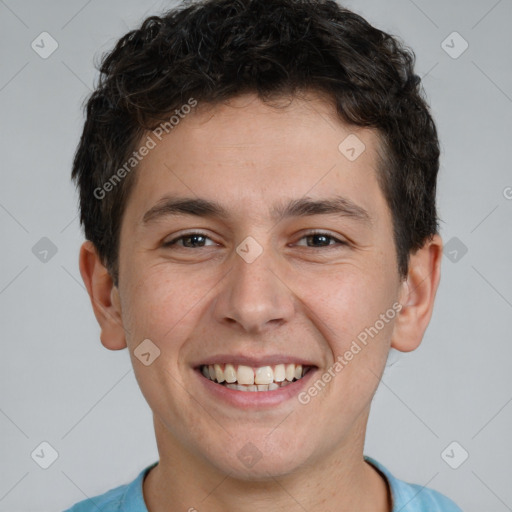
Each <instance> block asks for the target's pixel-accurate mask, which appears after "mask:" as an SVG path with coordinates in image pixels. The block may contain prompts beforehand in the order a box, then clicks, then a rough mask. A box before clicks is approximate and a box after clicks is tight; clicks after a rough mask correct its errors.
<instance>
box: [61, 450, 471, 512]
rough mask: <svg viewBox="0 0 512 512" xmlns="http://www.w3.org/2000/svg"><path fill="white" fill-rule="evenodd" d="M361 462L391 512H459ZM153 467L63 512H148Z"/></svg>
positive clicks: (438, 497) (372, 461)
mask: <svg viewBox="0 0 512 512" xmlns="http://www.w3.org/2000/svg"><path fill="white" fill-rule="evenodd" d="M364 458H365V460H366V461H368V462H369V463H370V464H372V465H373V466H374V467H375V468H377V470H378V471H379V472H380V473H381V474H382V475H384V477H385V478H386V480H387V481H388V484H389V488H390V489H391V497H392V507H393V508H392V512H462V510H461V509H460V508H459V507H458V506H457V505H455V503H454V502H453V501H452V500H450V499H449V498H447V497H446V496H444V495H443V494H441V493H439V492H437V491H434V490H433V489H429V488H427V487H422V486H421V485H416V484H410V483H407V482H404V481H402V480H398V479H397V478H395V477H394V476H393V475H392V474H391V473H390V472H389V471H388V470H387V469H386V468H385V467H384V466H383V465H382V464H380V463H379V462H377V461H376V460H375V459H372V458H371V457H368V456H367V455H365V456H364ZM157 464H158V461H157V462H154V463H153V464H151V465H150V466H147V467H146V468H144V469H143V470H142V471H141V472H140V473H139V475H138V476H137V478H136V479H135V480H134V481H133V482H131V483H129V484H125V485H121V486H119V487H116V488H115V489H111V490H110V491H108V492H106V493H105V494H101V495H99V496H96V497H95V498H89V499H86V500H83V501H80V502H79V503H77V504H75V505H74V506H72V507H71V508H69V509H67V510H65V511H64V512H98V510H100V511H101V512H148V509H147V508H146V504H145V502H144V497H143V494H142V482H143V480H144V477H145V476H146V474H147V473H148V472H149V470H150V469H151V468H153V467H155V466H156V465H157Z"/></svg>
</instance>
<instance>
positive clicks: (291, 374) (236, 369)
mask: <svg viewBox="0 0 512 512" xmlns="http://www.w3.org/2000/svg"><path fill="white" fill-rule="evenodd" d="M313 368H314V367H313V366H303V365H301V364H293V363H291V364H276V365H273V366H259V367H251V366H245V365H241V364H240V365H233V364H230V363H227V364H210V365H201V366H200V367H199V370H200V371H201V373H202V374H203V376H204V377H205V378H207V379H208V380H211V381H213V382H215V383H216V384H219V385H220V386H224V387H227V388H228V389H234V390H238V391H274V390H277V389H280V388H283V387H285V386H287V385H289V384H291V383H292V382H295V381H297V380H300V379H302V377H304V375H306V374H307V373H308V372H309V371H310V370H312V369H313Z"/></svg>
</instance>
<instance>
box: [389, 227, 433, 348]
mask: <svg viewBox="0 0 512 512" xmlns="http://www.w3.org/2000/svg"><path fill="white" fill-rule="evenodd" d="M442 256H443V241H442V239H441V237H440V236H439V235H434V237H433V238H432V239H431V240H429V241H428V242H426V243H425V245H424V246H423V247H421V248H420V249H418V250H417V251H416V252H415V253H414V254H411V256H410V260H409V272H408V275H407V279H405V280H404V281H403V282H402V284H401V285H400V299H399V300H400V303H401V304H402V309H401V310H400V312H399V313H398V316H397V317H396V321H395V326H394V329H393V335H392V337H391V347H392V348H395V349H396V350H399V351H401V352H410V351H412V350H415V349H416V348H418V346H419V345H420V343H421V340H422V339H423V335H424V333H425V330H426V329H427V326H428V324H429V322H430V318H431V316H432V311H433V309H434V300H435V297H436V292H437V288H438V286H439V281H440V279H441V259H442Z"/></svg>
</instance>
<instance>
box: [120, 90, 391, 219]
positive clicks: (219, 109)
mask: <svg viewBox="0 0 512 512" xmlns="http://www.w3.org/2000/svg"><path fill="white" fill-rule="evenodd" d="M149 136H150V137H152V138H153V139H155V145H154V147H153V148H152V149H151V151H149V152H148V154H147V155H146V156H145V157H144V158H143V159H142V160H141V162H140V163H139V165H138V168H137V171H136V176H137V179H136V184H135V187H134V191H133V192H132V196H133V197H132V198H131V199H130V201H129V208H130V211H132V212H133V210H136V211H137V215H138V218H137V222H143V219H144V216H146V218H147V215H148V210H150V209H151V208H155V207H158V205H159V204H160V205H161V204H162V202H165V200H166V198H167V197H169V196H173V197H174V198H176V197H177V198H179V197H180V196H181V197H187V198H193V197H194V196H195V197H196V198H199V199H206V200H209V201H210V202H215V203H217V205H218V206H220V207H221V208H218V209H217V210H218V211H219V212H220V210H222V214H223V215H224V217H226V216H227V217H229V216H230V215H234V216H237V217H240V216H241V215H244V214H245V213H246V214H248V215H251V216H252V217H253V218H256V217H257V218H260V217H261V218H262V219H263V218H268V219H275V217H276V215H278V213H279V212H280V213H281V214H282V213H283V204H284V203H285V202H287V203H289V202H290V200H295V201H297V200H299V199H301V198H305V197H308V198H310V199H312V200H316V199H321V198H327V197H331V198H333V197H337V198H339V197H343V198H346V199H347V200H348V202H350V203H352V204H351V206H354V205H356V206H357V205H359V206H360V208H361V209H364V210H365V211H367V212H368V213H369V216H370V217H373V216H377V217H378V216H379V212H378V211H377V210H378V208H379V206H382V207H384V208H385V207H386V205H385V204H383V203H382V199H383V198H382V197H377V196H378V195H379V194H380V189H379V187H378V185H377V180H376V173H377V165H378V162H379V138H378V135H377V133H376V132H375V131H374V130H370V129H366V128H364V129H363V128H358V127H353V126H347V125H345V124H343V123H342V122H341V121H340V120H339V118H338V117H337V114H336V112H335V110H334V106H333V105H332V104H331V103H329V102H328V101H326V100H325V99H324V98H322V97H321V96H315V95H310V96H307V97H302V98H293V100H290V98H286V99H282V100H280V101H277V102H275V101H274V102H272V103H271V104H267V103H265V102H263V101H262V100H260V99H259V98H258V97H257V96H256V95H252V94H248V95H243V96H239V97H237V98H234V99H231V100H229V101H228V102H227V103H225V104H218V105H209V104H204V105H203V104H201V103H199V104H198V105H197V107H195V109H193V110H192V111H191V112H190V113H189V114H187V115H186V116H183V118H182V119H181V120H180V121H179V124H178V125H176V126H175V127H174V128H173V129H172V130H171V131H170V132H169V133H168V134H165V135H163V136H161V140H158V139H157V138H156V137H155V136H154V134H153V133H152V132H149ZM146 137H147V135H146V136H145V137H144V138H143V140H147V139H146ZM285 200H286V201H285ZM197 204H198V203H197ZM356 209H357V208H356ZM372 213H373V215H372ZM127 214H128V211H127ZM133 220H135V219H133Z"/></svg>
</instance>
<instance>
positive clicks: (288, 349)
mask: <svg viewBox="0 0 512 512" xmlns="http://www.w3.org/2000/svg"><path fill="white" fill-rule="evenodd" d="M287 105H288V106H286V107H283V108H280V109H275V108H272V107H271V106H269V105H266V104H264V103H262V102H261V100H259V99H258V98H257V97H256V96H255V95H252V94H248V95H244V96H239V97H237V98H235V99H232V100H230V101H229V102H228V103H225V104H222V105H218V106H211V105H201V104H199V105H198V107H196V109H194V111H193V112H192V113H191V114H189V115H188V116H187V117H186V118H185V119H183V120H182V121H181V122H180V124H179V125H178V126H177V127H175V128H174V130H173V131H172V132H171V133H169V134H168V135H167V136H166V137H164V138H163V140H162V141H161V142H159V143H158V145H157V146H156V147H155V148H154V149H152V150H151V151H150V152H149V154H148V155H147V156H146V157H145V158H144V159H143V160H142V162H141V163H140V165H139V168H138V169H137V173H138V174H137V180H136V184H135V187H134V189H133V191H132V194H131V195H130V197H129V199H128V203H127V207H126V210H125V214H124V217H123V220H122V225H121V235H120V260H119V287H115V286H114V285H113V282H112V279H111V277H110V275H109V274H108V272H107V270H106V268H105V267H104V266H103V265H102V263H101V261H100V259H99V257H98V255H97V253H96V251H95V248H94V246H93V245H92V244H91V242H85V243H84V244H83V245H82V248H81V252H80V271H81V274H82V277H83V280H84V282H85V285H86V287H87V290H88V292H89V294H90V297H91V303H92V306H93V309H94V312H95V315H96V318H97V320H98V322H99V324H100V327H101V342H102V344H103V345H104V346H105V347H106V348H108V349H110V350H119V349H123V348H125V347H128V348H129V351H130V355H131V358H132V363H133V368H134V372H135V376H136V378H137V381H138V383H139V385H140V388H141V391H142V393H143V395H144V397H145V398H146V400H147V401H148V403H149V405H150V407H151V409H152V411H153V416H154V425H155V433H156V439H157V445H158V450H159V455H160V462H159V464H158V465H157V466H156V467H155V468H154V469H153V470H152V471H151V472H150V473H149V475H148V476H147V477H146V479H145V481H144V485H143V489H144V498H145V501H146V503H147V507H148V510H149V511H150V512H164V511H167V510H169V508H168V505H169V504H175V508H173V510H188V509H189V508H191V507H195V508H196V509H197V510H198V511H199V512H201V511H202V510H208V511H212V512H220V511H223V512H226V511H235V510H236V511H238V512H244V511H254V510H262V509H265V510H267V511H268V512H277V511H288V512H290V511H303V510H308V511H310V512H314V511H323V512H325V511H332V512H334V511H336V512H343V511H347V512H348V511H353V510H368V511H369V510H372V511H378V512H385V511H390V510H391V503H390V495H389V490H388V488H387V484H386V482H385V479H384V478H383V477H382V476H381V475H380V473H378V472H377V471H376V470H375V468H374V467H373V466H371V465H370V464H368V463H366V462H365V461H364V459H363V447H364V438H365V431H366V425H367V420H368V415H369V412H370V405H371V400H372V398H373V396H374V393H375V391H376V389H377V386H378V383H379V379H380V377H381V375H382V372H383V370H384V367H385V364H386V359H387V355H388V352H389V349H390V347H393V348H395V349H397V350H399V351H402V352H408V351H412V350H414V349H416V348H417V347H418V346H419V344H420V343H421V340H422V338H423V335H424V332H425V330H426V328H427V325H428V323H429V321H430V318H431V314H432V310H433V305H434V299H435V294H436V291H437V288H438V285H439V280H440V265H441V256H442V240H441V238H440V237H439V236H438V235H436V236H434V237H433V238H432V240H430V241H429V242H427V243H425V245H424V247H423V248H421V249H420V250H418V251H417V252H416V253H415V254H411V259H410V267H409V274H408V276H407V278H406V279H405V280H401V279H400V278H399V275H398V271H397V255H396V249H395V246H394V242H393V236H392V218H391V214H390V211H389V209H388V207H387V204H386V201H385V199H384V196H383V194H382V192H381V190H380V188H379V186H378V183H377V178H376V176H377V175H376V172H377V171H376V165H377V164H376V162H377V156H378V155H377V151H378V135H377V133H376V132H375V131H373V130H371V129H367V128H364V129H363V128H354V127H349V126H346V125H344V124H343V123H341V122H340V121H339V119H338V118H337V117H336V116H335V113H334V110H333V107H332V106H331V105H330V103H328V102H327V100H326V99H324V98H322V97H321V96H319V95H315V94H313V93H310V94H308V95H306V96H303V97H301V98H299V97H295V98H294V99H293V101H292V102H291V103H289V104H287ZM350 133H353V134H356V135H357V137H359V139H360V140H362V141H363V142H364V144H365V146H366V149H365V151H364V152H363V153H362V154H361V155H360V156H359V157H358V158H357V159H356V160H355V161H349V160H348V159H347V158H346V157H345V156H344V155H343V154H341V152H340V151H339V150H338V146H339V144H340V143H341V142H342V141H343V140H344V139H345V137H347V135H349V134H350ZM205 178H206V179H205ZM166 194H173V195H176V196H180V197H201V198H206V199H210V200H216V201H218V202H220V203H221V204H222V205H224V206H225V207H226V208H227V209H228V210H229V212H230V216H229V218H228V219H223V220H221V219H216V218H202V217H197V216H192V215H182V216H179V217H178V216H174V217H172V216H167V217H161V218H159V219H158V220H155V221H154V222H152V223H148V224H147V225H145V224H144V223H143V222H142V220H141V219H142V217H143V215H144V213H145V212H146V211H148V210H149V209H150V208H151V207H152V206H154V205H155V204H156V203H157V202H158V201H159V200H160V199H161V198H162V197H163V196H165V195H166ZM334 194H339V195H342V196H344V197H347V198H349V199H351V200H352V201H353V202H355V203H357V204H358V205H359V206H361V207H363V208H364V209H366V210H367V212H368V213H369V215H370V216H371V218H372V224H371V225H370V224H365V223H363V222H360V221H357V220H355V219H353V218H349V217H345V216H341V215H332V214H330V215H315V216H311V217H295V218H288V219H284V220H282V221H280V222H276V221H275V220H273V219H271V218H270V216H269V208H270V206H272V205H274V204H282V203H285V202H287V201H288V200H289V199H300V198H302V197H304V196H305V195H307V196H308V197H311V198H313V199H322V198H327V197H331V196H332V195H334ZM313 229H318V230H322V231H325V232H328V235H329V236H331V237H334V239H332V238H327V239H321V238H320V240H318V238H317V239H315V237H313V238H312V239H311V238H308V234H310V231H311V230H313ZM195 230H200V232H201V233H202V234H203V235H205V236H207V237H208V238H206V239H199V241H198V242H197V241H196V243H195V245H194V241H193V240H190V239H185V240H183V239H182V240H181V241H178V243H177V245H174V246H170V247H163V246H162V244H163V243H164V242H167V241H169V240H172V239H174V238H176V237H178V236H180V235H183V234H187V233H188V234H190V233H191V232H193V231H195ZM247 236H252V237H253V238H254V239H255V240H256V241H257V242H258V244H259V245H260V246H261V248H262V250H263V252H262V254H261V255H260V256H259V257H258V258H257V259H256V260H255V261H253V262H252V263H247V262H246V261H245V260H244V259H243V258H241V257H240V256H239V255H238V253H237V252H236V250H235V249H236V248H237V246H238V245H239V244H240V243H241V242H242V241H243V240H244V239H245V238H246V237H247ZM305 237H306V238H305ZM336 239H338V240H342V241H346V242H347V243H348V245H340V244H339V243H337V242H336ZM191 242H192V245H191ZM184 243H185V244H187V243H188V247H187V246H186V245H184ZM397 301H398V302H400V303H401V304H402V309H401V311H400V312H399V314H397V316H396V317H395V318H394V319H393V320H391V321H389V323H387V324H386V325H385V327H384V328H383V329H381V330H380V331H379V333H378V335H376V336H375V337H374V338H373V339H371V341H370V342H369V343H368V344H367V346H365V347H364V349H363V350H361V351H360V352H359V353H358V354H357V355H355V356H354V358H353V359H352V360H351V361H350V363H349V364H348V365H347V366H345V367H344V368H343V370H342V371H341V372H339V373H337V374H336V377H335V378H333V379H332V380H331V381H330V382H329V383H328V385H327V386H326V387H325V388H324V389H323V390H322V392H320V393H318V395H317V396H315V397H313V398H312V399H311V400H310V402H309V403H307V404H305V405H303V404H301V403H300V402H299V401H298V400H296V399H290V400H288V401H286V402H284V403H282V404H280V405H279V406H276V407H272V408H267V409H266V410H241V409H240V408H237V407H235V406H233V405H230V404H227V403H224V402H222V401H219V400H213V399H212V396H211V395H210V394H207V392H206V391H205V389H204V387H203V386H202V385H201V382H200V381H199V378H198V376H197V374H196V373H195V372H194V370H193V369H192V367H191V365H192V363H193V362H197V361H198V360H200V359H201V358H204V359H206V358H207V357H209V356H213V355H216V354H220V353H235V352H236V353H237V354H247V355H252V356H256V357H258V356H261V355H265V354H275V353H278V354H287V355H294V356H297V357H301V358H305V359H307V360H310V361H312V362H314V363H315V364H316V365H317V366H318V367H319V370H318V376H321V374H322V373H324V372H325V371H326V370H327V369H328V368H329V367H331V366H332V365H333V363H334V362H335V361H336V357H337V356H338V355H343V354H344V353H345V352H346V351H347V350H348V349H349V347H350V345H351V343H352V342H353V340H355V339H356V337H357V335H358V334H359V333H360V332H362V331H363V330H364V329H365V328H366V327H368V326H372V325H374V324H375V322H376V320H378V319H379V315H381V314H382V313H385V312H386V311H387V310H389V309H390V308H391V307H392V304H393V303H395V302H397ZM144 339H150V340H151V341H152V342H153V343H154V344H155V345H156V346H157V347H158V348H159V350H160V356H159V357H158V358H157V359H155V361H154V362H153V363H152V364H150V365H149V366H145V365H143V364H141V362H140V361H139V360H138V359H137V358H136V357H135V356H134V350H135V349H136V348H137V346H138V345H139V344H140V343H141V341H142V340H144ZM248 442H251V443H252V444H254V445H255V446H256V447H257V448H258V450H259V451H260V453H261V455H262V457H261V459H260V460H259V461H258V462H257V463H256V464H255V465H254V466H253V467H251V468H248V467H245V466H244V464H242V462H241V461H240V460H239V458H238V457H237V452H238V451H239V450H241V449H242V448H243V447H244V446H245V445H246V444H247V443H248Z"/></svg>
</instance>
